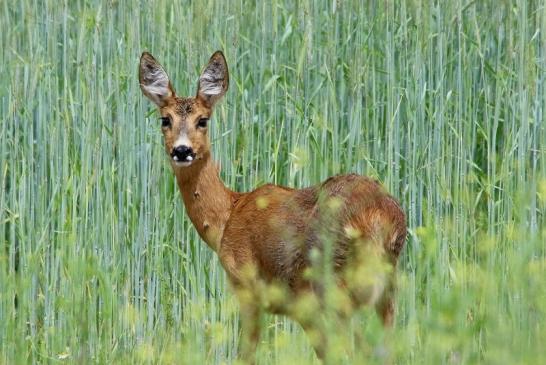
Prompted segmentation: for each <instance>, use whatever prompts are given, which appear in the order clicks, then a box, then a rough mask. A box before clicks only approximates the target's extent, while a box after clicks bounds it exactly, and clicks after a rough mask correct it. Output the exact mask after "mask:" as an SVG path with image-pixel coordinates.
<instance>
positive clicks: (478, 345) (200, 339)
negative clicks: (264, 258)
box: [0, 0, 546, 364]
mask: <svg viewBox="0 0 546 365" xmlns="http://www.w3.org/2000/svg"><path fill="white" fill-rule="evenodd" d="M0 9H1V10H0V29H1V32H0V39H1V41H2V47H1V49H0V57H1V58H0V85H1V87H0V161H1V170H0V363H5V364H18V363H21V364H26V363H60V362H66V363H77V362H80V363H93V362H95V363H127V364H133V363H166V364H167V363H187V364H197V363H230V362H231V361H233V359H234V358H235V356H236V352H237V343H238V333H239V324H238V313H237V310H238V307H237V304H236V301H235V299H234V297H233V294H232V293H231V292H230V291H229V290H228V289H227V285H226V280H225V276H224V273H223V271H222V269H221V267H220V266H219V264H218V261H217V259H216V258H215V257H214V256H213V254H212V253H211V252H210V251H209V250H208V249H207V248H206V246H205V245H203V243H202V242H201V241H200V240H199V238H198V237H197V235H196V233H195V231H194V229H193V227H192V226H191V224H190V223H189V220H188V219H187V218H185V215H184V208H183V205H182V202H181V199H180V197H179V193H178V191H177V188H176V184H175V181H174V178H173V175H172V173H171V171H170V168H169V166H168V163H167V162H166V158H165V154H164V151H163V148H162V140H161V134H160V130H159V125H158V121H157V120H156V117H157V114H156V113H155V111H154V108H153V107H152V105H151V103H149V102H148V101H147V100H146V99H145V98H144V97H143V96H142V95H141V92H140V89H139V85H138V81H137V75H136V70H137V62H138V58H139V56H140V53H141V52H142V51H143V50H149V51H151V52H152V53H153V54H154V55H155V56H156V57H157V58H158V59H159V60H160V61H161V62H162V63H163V64H164V66H165V68H166V69H167V70H168V72H169V74H170V76H171V78H172V79H173V80H174V85H175V88H176V90H177V92H178V93H179V94H181V95H189V94H194V93H195V91H196V84H197V76H198V73H199V71H200V70H201V67H203V65H204V64H205V62H206V60H207V59H208V57H209V56H210V54H212V52H213V51H214V50H216V49H223V50H224V52H225V54H226V57H227V60H228V63H229V65H230V75H231V88H230V90H229V92H228V94H227V97H226V98H225V100H224V102H223V103H222V104H221V105H220V106H219V107H218V108H217V110H216V114H215V117H214V120H213V121H212V124H211V133H212V135H211V137H212V140H213V151H214V155H215V157H216V159H218V160H219V161H220V162H221V165H222V177H223V179H224V181H225V182H226V184H227V185H228V186H229V187H231V188H232V189H235V190H240V191H246V190H250V189H253V188H255V187H257V186H258V185H260V184H262V183H264V182H274V183H277V184H283V185H290V186H296V187H304V186H308V185H311V184H316V183H318V182H319V181H321V180H322V179H325V178H326V177H328V176H331V175H333V174H337V173H343V172H350V171H352V172H358V173H362V174H367V175H371V176H375V177H377V178H379V179H380V180H381V181H383V183H384V185H385V186H386V187H387V188H388V189H389V190H390V191H391V192H392V194H393V195H394V196H396V197H398V198H399V199H400V201H401V202H402V204H403V206H404V208H405V211H406V212H407V217H408V223H409V227H410V235H409V239H408V242H407V246H406V249H405V250H404V253H403V258H402V259H401V262H400V264H399V271H400V275H399V280H398V281H399V293H398V305H397V308H398V316H397V324H396V328H395V330H394V331H393V332H392V333H391V334H388V335H386V334H384V333H383V330H382V329H381V326H380V325H379V323H378V321H377V319H376V318H375V317H374V315H373V314H372V313H370V312H369V311H364V312H363V313H361V314H359V315H358V316H357V317H355V318H354V319H353V322H352V327H353V329H358V330H360V331H362V333H363V335H364V338H365V340H366V344H367V346H365V347H362V348H356V349H354V351H353V352H352V353H350V354H348V355H347V357H346V358H345V360H344V361H345V362H346V363H359V362H362V363H374V362H378V363H381V362H382V361H383V358H384V356H385V355H384V352H385V351H387V352H389V353H390V355H389V356H391V357H392V359H393V360H394V362H395V363H401V364H406V363H407V364H409V363H412V364H413V363H414V364H439V363H449V364H459V363H460V364H467V363H491V364H500V363H505V364H509V363H514V364H515V363H519V364H524V363H527V364H537V363H540V362H541V361H543V359H544V356H545V355H546V352H545V350H544V346H543V345H544V338H545V337H546V320H545V316H546V280H545V278H546V244H545V243H546V229H545V227H544V221H545V219H546V218H545V214H544V212H545V209H546V158H545V157H546V156H545V152H546V149H545V148H546V146H545V141H546V129H545V125H544V118H545V117H544V109H545V108H544V107H545V104H546V80H545V78H546V72H545V70H546V57H545V56H546V6H545V5H544V2H543V1H538V0H537V1H532V0H529V1H525V0H515V1H493V0H491V1H466V0H455V1H420V0H399V1H375V2H373V1H371V2H362V1H308V0H303V1H299V2H286V3H284V2H281V1H271V2H263V3H262V2H257V3H256V2H253V1H248V2H247V1H242V0H239V1H231V0H229V1H228V0H226V1H208V0H203V1H192V2H186V3H183V2H182V3H181V2H171V1H163V0H159V1H154V2H149V3H147V2H136V1H133V0H119V1H104V2H99V1H94V0H89V1H51V0H44V1H30V0H21V1H7V0H3V1H0ZM262 340H263V342H262V344H261V345H260V348H259V354H258V359H259V363H278V364H285V363H296V361H299V362H301V363H316V362H317V360H316V359H315V357H314V354H313V352H312V350H311V348H310V346H309V343H308V340H307V338H306V337H305V335H304V334H303V333H302V331H301V330H300V328H299V327H298V326H296V325H295V324H293V323H291V322H289V321H288V320H285V319H283V318H280V317H268V320H267V330H266V331H265V332H264V333H263V337H262ZM386 342H387V343H388V345H385V343H386ZM385 346H386V347H385Z"/></svg>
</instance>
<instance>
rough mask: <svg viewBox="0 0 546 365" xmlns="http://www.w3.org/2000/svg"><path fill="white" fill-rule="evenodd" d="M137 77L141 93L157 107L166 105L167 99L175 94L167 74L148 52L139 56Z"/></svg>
mask: <svg viewBox="0 0 546 365" xmlns="http://www.w3.org/2000/svg"><path fill="white" fill-rule="evenodd" d="M138 79H139V81H140V89H141V90H142V93H143V94H144V95H146V96H147V97H148V99H150V100H151V101H153V102H154V103H156V104H157V106H159V107H163V106H165V105H167V102H168V101H169V99H171V98H172V97H174V95H175V94H174V89H173V87H172V85H171V82H170V81H169V76H167V73H166V72H165V70H163V67H161V65H160V64H159V62H157V61H156V59H155V58H154V57H153V56H152V55H151V54H149V53H148V52H144V53H143V54H142V56H140V67H139V72H138Z"/></svg>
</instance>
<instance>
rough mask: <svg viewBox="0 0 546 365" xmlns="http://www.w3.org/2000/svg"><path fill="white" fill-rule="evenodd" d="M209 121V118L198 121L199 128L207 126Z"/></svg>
mask: <svg viewBox="0 0 546 365" xmlns="http://www.w3.org/2000/svg"><path fill="white" fill-rule="evenodd" d="M208 122H209V120H208V118H201V119H199V121H198V122H197V127H199V128H207V123H208Z"/></svg>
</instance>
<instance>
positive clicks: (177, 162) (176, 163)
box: [172, 161, 193, 167]
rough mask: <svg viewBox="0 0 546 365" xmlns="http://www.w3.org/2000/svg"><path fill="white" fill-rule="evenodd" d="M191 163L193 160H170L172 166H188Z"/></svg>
mask: <svg viewBox="0 0 546 365" xmlns="http://www.w3.org/2000/svg"><path fill="white" fill-rule="evenodd" d="M192 164H193V161H183V162H181V161H172V165H173V166H174V167H189V166H191V165H192Z"/></svg>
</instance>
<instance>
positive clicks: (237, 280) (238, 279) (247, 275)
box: [220, 247, 262, 364]
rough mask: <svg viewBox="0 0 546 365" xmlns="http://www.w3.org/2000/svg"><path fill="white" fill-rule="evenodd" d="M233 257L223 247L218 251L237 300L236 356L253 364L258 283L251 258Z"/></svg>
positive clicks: (257, 326) (258, 320)
mask: <svg viewBox="0 0 546 365" xmlns="http://www.w3.org/2000/svg"><path fill="white" fill-rule="evenodd" d="M234 257H235V255H233V254H232V252H231V251H229V250H227V249H226V248H225V247H224V250H223V251H222V252H221V253H220V260H221V262H222V265H223V266H224V269H225V270H226V272H227V274H228V277H229V281H230V283H231V286H232V288H233V289H234V291H235V294H236V296H237V299H238V300H239V307H240V318H241V327H242V331H241V340H240V342H239V356H238V357H239V359H240V360H241V361H242V362H243V363H244V364H255V362H256V349H257V347H258V341H259V340H260V327H261V316H262V303H261V300H260V299H261V297H260V292H259V290H260V285H259V280H258V277H257V272H256V267H255V265H253V264H252V262H251V260H241V261H242V262H241V261H240V262H237V261H236V260H235V258H234ZM240 258H241V257H239V259H240Z"/></svg>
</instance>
